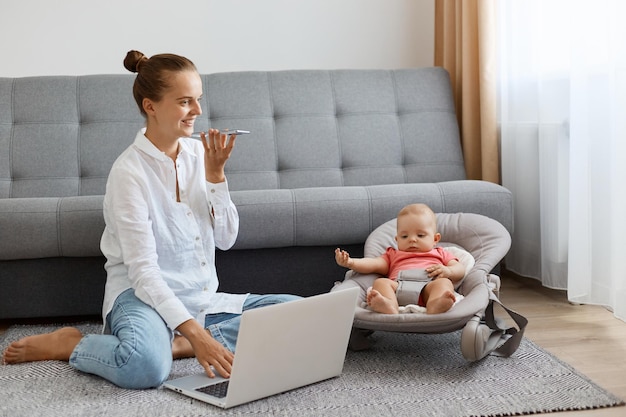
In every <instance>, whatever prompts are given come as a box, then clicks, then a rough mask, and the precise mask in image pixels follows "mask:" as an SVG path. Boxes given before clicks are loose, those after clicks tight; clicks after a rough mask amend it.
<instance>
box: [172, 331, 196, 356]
mask: <svg viewBox="0 0 626 417" xmlns="http://www.w3.org/2000/svg"><path fill="white" fill-rule="evenodd" d="M195 356H196V354H195V352H194V351H193V348H192V347H191V343H189V340H187V338H186V337H184V336H180V335H176V336H174V341H173V342H172V357H173V358H174V359H184V358H193V357H195Z"/></svg>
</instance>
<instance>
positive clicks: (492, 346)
mask: <svg viewBox="0 0 626 417" xmlns="http://www.w3.org/2000/svg"><path fill="white" fill-rule="evenodd" d="M436 215H437V228H438V232H439V233H441V236H442V238H441V241H440V243H439V246H442V247H446V248H449V249H450V250H451V251H452V252H453V253H454V254H455V255H456V256H457V257H458V258H459V261H460V262H462V263H463V264H464V265H465V266H466V270H467V272H466V275H465V277H464V278H463V280H462V281H461V282H460V283H458V284H457V286H456V288H455V290H456V291H457V293H459V294H460V295H462V297H459V298H460V300H459V301H457V303H456V304H455V305H454V306H453V307H452V308H451V309H450V310H448V311H447V312H445V313H441V314H426V313H421V312H414V311H413V310H410V311H409V312H401V313H400V314H381V313H377V312H374V311H372V310H370V309H369V308H368V307H367V304H366V302H365V297H366V291H367V289H368V288H369V287H371V286H372V284H373V283H374V280H375V279H376V278H378V277H380V275H376V274H359V273H357V272H354V271H352V270H349V271H347V272H346V275H345V279H344V280H343V281H342V282H340V283H337V284H336V285H335V287H334V288H333V289H332V290H333V291H337V290H341V289H346V288H350V287H354V286H358V287H360V288H361V295H360V298H359V300H358V302H357V305H356V310H355V316H354V322H353V337H352V339H351V346H350V347H351V348H353V349H362V348H364V347H365V346H367V345H368V343H367V341H366V339H365V337H366V335H368V334H369V333H371V332H372V331H387V332H407V333H449V332H453V331H456V330H460V329H464V331H463V332H462V336H461V338H462V340H461V345H462V351H463V356H464V357H465V358H466V359H468V360H478V359H481V358H482V357H484V356H486V355H487V354H489V353H490V352H491V351H496V350H498V349H499V348H500V347H501V346H502V345H503V344H504V343H506V342H507V341H508V339H510V338H511V336H512V335H514V334H516V333H518V329H515V328H513V327H511V328H503V327H501V326H502V323H503V321H502V320H499V319H496V318H495V317H493V303H494V302H495V303H497V304H500V303H499V300H498V296H497V294H498V291H499V287H500V277H499V276H497V275H496V274H494V273H492V271H493V270H494V268H495V267H496V266H497V265H498V264H499V262H500V261H501V260H502V259H503V258H504V256H505V255H506V253H507V252H508V250H509V248H510V245H511V236H510V235H509V233H508V231H507V230H506V228H505V227H504V226H502V225H501V224H500V223H499V222H497V221H495V220H493V219H491V218H489V217H486V216H483V215H480V214H474V213H437V214H436ZM395 235H396V219H392V220H389V221H388V222H386V223H384V224H382V225H380V226H379V227H377V228H376V229H375V230H374V231H373V232H372V233H371V234H370V235H369V237H368V238H367V240H366V242H365V247H364V256H365V257H377V256H380V255H382V254H383V253H384V252H385V250H386V249H387V248H388V247H397V245H396V242H395ZM500 305H501V304H500ZM488 307H489V309H488ZM504 309H505V310H506V311H507V312H508V313H509V315H511V317H512V318H513V319H514V320H515V322H516V323H517V325H518V327H519V334H517V335H516V337H515V339H517V340H515V341H511V342H510V343H509V345H514V346H507V348H506V349H505V350H504V351H505V352H504V353H502V352H501V353H500V354H503V355H509V354H510V353H512V352H513V351H514V350H515V349H516V348H517V346H518V345H519V339H521V337H522V333H523V329H524V328H525V326H526V319H525V318H523V317H522V316H520V315H518V314H517V313H515V312H512V311H511V310H509V309H506V308H504ZM468 323H469V326H468Z"/></svg>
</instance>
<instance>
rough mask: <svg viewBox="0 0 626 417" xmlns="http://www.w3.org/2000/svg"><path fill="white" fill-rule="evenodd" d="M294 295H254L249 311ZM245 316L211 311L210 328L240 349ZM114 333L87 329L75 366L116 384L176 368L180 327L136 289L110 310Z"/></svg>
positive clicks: (158, 377)
mask: <svg viewBox="0 0 626 417" xmlns="http://www.w3.org/2000/svg"><path fill="white" fill-rule="evenodd" d="M298 298H299V297H297V296H293V295H286V294H284V295H253V294H251V295H249V296H248V297H247V299H246V301H245V303H244V307H243V309H244V311H245V310H249V309H253V308H258V307H263V306H265V305H270V304H276V303H282V302H286V301H291V300H295V299H298ZM240 320H241V316H240V315H237V314H226V313H223V314H210V315H207V316H206V320H205V328H207V329H208V330H209V331H210V332H211V334H212V335H213V337H214V338H215V339H216V340H218V341H219V342H221V343H222V344H223V345H224V346H225V347H226V348H228V349H229V350H231V351H233V352H234V349H235V345H236V344H237V334H238V331H239V323H240ZM106 326H107V328H108V329H110V332H111V334H89V335H85V336H84V337H83V338H82V340H81V341H80V342H79V343H78V345H77V346H76V348H75V349H74V351H73V352H72V355H71V356H70V360H69V363H70V365H71V366H73V367H74V368H76V369H78V370H80V371H83V372H86V373H90V374H94V375H98V376H101V377H102V378H105V379H107V380H109V381H111V382H112V383H114V384H115V385H118V386H120V387H122V388H129V389H145V388H152V387H158V386H159V385H161V384H162V383H163V382H164V381H165V380H166V379H167V378H168V376H169V374H170V370H171V368H172V340H173V337H174V333H173V332H172V330H170V329H169V328H168V327H167V326H166V324H165V322H164V321H163V319H162V318H161V316H159V314H158V313H157V312H156V311H155V310H154V309H153V308H151V307H150V306H148V305H147V304H145V303H143V302H142V301H141V300H139V299H138V298H137V297H136V296H135V294H134V292H133V290H130V289H129V290H126V291H125V292H123V293H122V294H120V296H119V297H118V298H117V300H115V303H114V305H113V309H112V310H111V312H110V313H109V314H108V315H107V322H106Z"/></svg>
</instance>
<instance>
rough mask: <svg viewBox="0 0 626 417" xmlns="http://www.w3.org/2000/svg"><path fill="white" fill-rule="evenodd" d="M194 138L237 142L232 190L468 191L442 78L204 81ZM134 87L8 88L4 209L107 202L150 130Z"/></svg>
mask: <svg viewBox="0 0 626 417" xmlns="http://www.w3.org/2000/svg"><path fill="white" fill-rule="evenodd" d="M202 79H203V88H204V95H203V99H202V108H203V112H204V113H203V115H202V116H201V117H199V118H198V120H197V121H196V130H206V129H208V128H209V127H217V128H231V129H233V128H236V129H246V130H250V131H251V132H252V134H250V135H246V136H242V137H239V138H238V139H237V146H236V148H235V151H234V152H233V155H232V157H231V160H230V161H229V163H228V164H227V176H228V178H229V184H230V188H231V190H263V189H281V188H283V189H290V188H306V187H322V186H323V187H328V186H331V187H332V186H346V185H347V186H350V185H377V184H400V183H420V182H423V183H428V182H441V181H451V180H460V179H465V178H466V177H465V169H464V164H463V156H462V151H461V144H460V139H459V133H458V126H457V120H456V116H455V110H454V102H453V99H452V93H451V90H450V82H449V77H448V74H447V72H445V70H443V69H441V68H421V69H402V70H332V71H327V70H289V71H273V72H233V73H217V74H203V75H202ZM133 80H134V76H133V75H132V74H128V75H88V76H53V77H27V78H0V198H10V197H14V198H17V197H64V196H79V195H100V194H103V193H104V190H105V184H106V178H107V175H108V172H109V169H110V167H111V165H112V163H113V161H114V160H115V158H116V157H117V156H118V155H119V154H120V153H121V152H122V151H123V150H124V149H125V148H126V147H127V146H128V145H129V144H130V143H132V141H133V139H134V137H135V134H136V132H137V130H138V129H140V128H141V127H142V126H143V124H144V120H143V118H142V116H141V115H140V113H139V111H138V109H137V106H136V104H135V102H134V100H133V97H132V83H133Z"/></svg>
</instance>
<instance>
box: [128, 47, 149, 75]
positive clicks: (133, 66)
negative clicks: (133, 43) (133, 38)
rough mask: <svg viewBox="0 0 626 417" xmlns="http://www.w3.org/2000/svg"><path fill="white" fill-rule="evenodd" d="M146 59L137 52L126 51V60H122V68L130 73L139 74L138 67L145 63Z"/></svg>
mask: <svg viewBox="0 0 626 417" xmlns="http://www.w3.org/2000/svg"><path fill="white" fill-rule="evenodd" d="M147 60H148V57H147V56H145V55H144V54H143V53H142V52H139V51H134V50H133V51H128V53H127V54H126V58H124V68H126V69H127V70H128V71H130V72H139V67H140V66H141V64H142V63H143V62H144V61H147Z"/></svg>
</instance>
